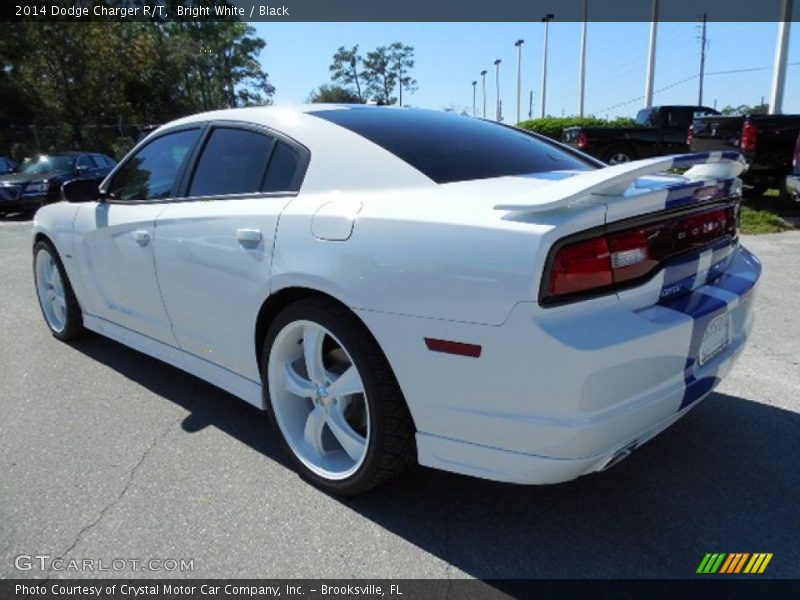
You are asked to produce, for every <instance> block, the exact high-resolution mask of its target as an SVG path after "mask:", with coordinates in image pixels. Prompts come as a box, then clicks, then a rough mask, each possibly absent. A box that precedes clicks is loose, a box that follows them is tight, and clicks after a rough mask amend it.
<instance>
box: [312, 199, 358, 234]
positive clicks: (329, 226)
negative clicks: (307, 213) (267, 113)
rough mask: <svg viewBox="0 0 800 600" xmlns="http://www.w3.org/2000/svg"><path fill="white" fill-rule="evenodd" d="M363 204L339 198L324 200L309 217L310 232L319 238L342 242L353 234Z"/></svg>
mask: <svg viewBox="0 0 800 600" xmlns="http://www.w3.org/2000/svg"><path fill="white" fill-rule="evenodd" d="M362 208H363V204H362V203H361V202H360V201H359V200H352V199H347V198H341V199H336V200H331V201H329V202H326V203H325V204H323V205H322V206H320V207H319V208H318V209H317V212H315V213H314V216H313V217H312V218H311V234H312V235H313V236H314V237H315V238H317V239H319V240H328V241H331V242H343V241H345V240H347V239H349V238H350V236H351V235H353V226H354V225H355V222H356V217H357V216H358V213H359V212H361V209H362Z"/></svg>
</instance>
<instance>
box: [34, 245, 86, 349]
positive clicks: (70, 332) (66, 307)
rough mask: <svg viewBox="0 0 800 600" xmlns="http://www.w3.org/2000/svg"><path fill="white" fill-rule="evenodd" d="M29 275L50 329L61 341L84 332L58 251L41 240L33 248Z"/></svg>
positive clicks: (77, 305)
mask: <svg viewBox="0 0 800 600" xmlns="http://www.w3.org/2000/svg"><path fill="white" fill-rule="evenodd" d="M33 278H34V283H35V284H36V296H37V298H38V299H39V307H40V308H41V309H42V315H43V316H44V320H45V322H46V323H47V326H48V327H49V328H50V332H51V333H52V334H53V335H54V336H55V337H56V338H58V339H59V340H62V341H68V340H72V339H75V338H76V337H79V336H80V335H81V334H82V333H83V332H84V328H83V317H82V315H81V307H80V305H79V304H78V300H77V298H76V297H75V293H74V292H73V291H72V285H70V282H69V278H68V277H67V272H66V271H65V270H64V265H63V264H62V263H61V259H60V258H59V256H58V252H57V251H56V249H55V248H54V247H53V245H52V244H51V243H50V242H47V241H45V240H41V241H39V242H36V245H35V246H34V247H33Z"/></svg>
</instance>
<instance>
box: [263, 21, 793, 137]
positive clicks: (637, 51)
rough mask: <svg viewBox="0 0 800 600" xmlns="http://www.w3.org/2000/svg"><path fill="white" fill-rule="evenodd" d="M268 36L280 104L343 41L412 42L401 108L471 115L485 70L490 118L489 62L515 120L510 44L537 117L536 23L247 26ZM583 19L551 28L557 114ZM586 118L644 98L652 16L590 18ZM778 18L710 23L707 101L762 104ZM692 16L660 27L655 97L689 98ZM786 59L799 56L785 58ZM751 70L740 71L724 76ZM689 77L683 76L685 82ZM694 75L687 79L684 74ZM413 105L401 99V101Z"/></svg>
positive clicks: (551, 90)
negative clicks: (409, 79) (412, 89)
mask: <svg viewBox="0 0 800 600" xmlns="http://www.w3.org/2000/svg"><path fill="white" fill-rule="evenodd" d="M251 25H253V27H255V29H256V32H257V34H258V35H259V36H260V37H262V38H264V39H265V40H266V41H267V47H266V48H265V49H264V51H263V52H262V54H261V60H262V63H263V65H264V68H265V70H266V71H267V72H268V73H269V75H270V80H271V82H272V83H273V85H275V87H276V88H277V91H276V93H275V96H274V98H273V100H274V102H275V103H276V104H287V103H300V102H304V101H306V99H307V98H308V96H309V94H310V93H311V91H312V90H313V89H315V88H316V87H317V86H319V85H320V84H322V83H329V82H330V73H329V70H328V66H329V65H330V62H331V58H332V56H333V54H334V52H335V51H336V49H337V48H338V47H339V46H352V45H355V44H359V46H360V49H361V50H362V51H363V52H364V53H366V52H367V51H369V50H372V49H374V48H375V47H377V46H381V45H389V44H391V43H392V42H395V41H401V42H403V43H404V44H410V45H411V46H414V48H415V51H416V67H415V69H414V76H415V77H416V79H417V82H418V87H419V89H418V91H417V93H415V94H414V95H412V96H410V97H406V96H405V94H404V103H407V104H411V105H413V106H418V107H422V108H431V109H439V110H442V109H446V108H447V109H450V108H453V109H456V110H457V111H461V110H466V111H467V112H469V113H471V112H472V81H474V80H478V93H477V97H478V101H477V104H478V111H479V113H480V111H481V83H480V79H481V78H480V71H481V70H483V69H486V70H487V71H489V73H488V74H487V76H486V96H487V100H486V102H487V115H488V116H494V107H495V102H496V98H497V95H496V94H497V91H496V85H495V67H494V61H495V59H498V58H499V59H501V61H502V62H501V64H500V98H501V100H502V105H503V114H504V117H505V119H504V120H505V121H506V122H513V121H515V119H516V110H517V99H516V74H517V49H516V48H515V47H514V42H515V41H516V40H518V39H524V40H525V43H524V44H523V52H522V67H521V73H522V94H521V96H522V102H521V105H522V106H521V112H522V115H523V118H524V117H526V116H527V113H528V104H529V94H530V91H531V90H533V93H534V102H533V106H534V108H533V116H534V117H537V116H539V111H540V104H539V103H540V96H539V93H540V87H541V76H542V46H543V27H544V26H543V25H542V24H541V23H252V24H251ZM793 25H794V29H795V31H793V32H792V33H793V35H790V41H789V63H790V66H789V67H788V69H787V76H786V90H785V95H784V104H783V112H785V113H791V112H795V113H800V30H799V29H798V28H799V27H800V24H798V23H794V24H793ZM581 27H582V23H571V22H566V23H559V22H558V21H554V22H552V23H551V24H550V33H549V45H548V79H547V96H546V100H547V102H546V110H547V114H549V115H553V116H561V115H565V116H568V115H574V114H577V113H578V84H579V81H578V65H579V52H580V35H581ZM588 27H589V29H588V35H587V40H588V41H587V58H586V65H587V67H586V69H587V70H586V99H585V112H586V114H595V115H597V116H599V117H607V116H608V117H615V116H634V115H635V114H636V111H637V110H638V109H639V108H641V107H642V106H643V105H644V100H643V96H644V87H645V74H646V65H647V48H648V40H649V34H650V24H649V23H589V25H588ZM777 32H778V24H777V23H709V24H708V32H707V35H708V39H709V45H708V51H707V56H706V77H705V84H704V93H703V104H705V105H706V106H712V107H713V106H714V105H715V103H716V106H717V107H718V108H722V107H724V106H728V105H731V106H738V105H740V104H749V105H753V104H758V103H759V102H761V97H762V96H763V97H764V99H765V101H768V99H769V93H770V86H771V82H772V64H773V61H774V58H775V43H776V38H777ZM699 33H700V25H699V23H666V22H665V23H659V24H658V36H657V41H658V44H657V52H656V71H655V83H654V87H655V90H656V93H655V95H654V104H692V105H693V104H696V103H697V100H698V87H699V85H698V81H699V79H698V78H697V77H696V75H697V74H698V72H699V63H700V41H699ZM791 63H797V64H794V65H792V64H791ZM735 70H746V71H744V72H737V73H721V72H725V71H735ZM693 76H694V78H693V79H689V78H692V77H693ZM687 79H689V80H688V81H685V80H687ZM406 100H408V102H406Z"/></svg>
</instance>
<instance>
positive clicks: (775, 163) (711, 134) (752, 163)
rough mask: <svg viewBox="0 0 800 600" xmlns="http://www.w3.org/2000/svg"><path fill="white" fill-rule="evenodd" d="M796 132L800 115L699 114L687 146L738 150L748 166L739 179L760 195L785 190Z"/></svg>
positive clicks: (705, 150)
mask: <svg viewBox="0 0 800 600" xmlns="http://www.w3.org/2000/svg"><path fill="white" fill-rule="evenodd" d="M798 132H800V115H738V116H729V117H722V116H711V117H698V118H696V119H695V120H694V122H693V123H692V126H691V128H690V129H689V145H690V148H691V150H692V152H709V151H714V150H732V149H733V150H739V152H741V153H742V154H743V155H744V158H745V160H746V161H747V164H748V165H749V166H748V169H747V171H745V172H744V174H743V175H742V181H743V182H744V183H745V185H747V186H749V188H750V189H749V190H748V191H749V192H750V193H751V194H752V195H754V196H761V195H762V194H763V193H764V192H765V191H766V190H767V188H769V187H776V188H778V189H781V190H783V189H784V182H785V181H786V176H787V175H789V173H791V172H792V156H793V154H794V145H795V141H796V140H797V135H798Z"/></svg>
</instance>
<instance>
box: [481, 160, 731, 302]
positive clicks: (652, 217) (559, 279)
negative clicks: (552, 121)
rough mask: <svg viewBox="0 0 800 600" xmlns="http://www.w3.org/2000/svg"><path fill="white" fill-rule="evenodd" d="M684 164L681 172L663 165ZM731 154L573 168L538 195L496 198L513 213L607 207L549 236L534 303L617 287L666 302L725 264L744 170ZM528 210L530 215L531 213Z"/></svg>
mask: <svg viewBox="0 0 800 600" xmlns="http://www.w3.org/2000/svg"><path fill="white" fill-rule="evenodd" d="M681 168H687V169H688V170H687V171H686V172H685V173H684V174H683V175H662V174H660V173H661V172H663V171H667V170H671V169H681ZM744 168H745V165H744V162H743V159H742V158H741V156H740V155H739V154H738V153H735V152H726V153H720V152H717V153H700V154H687V155H678V156H671V157H659V158H655V159H648V160H642V161H636V162H633V163H628V164H624V165H617V166H614V167H608V168H605V169H598V170H596V171H590V172H585V173H580V174H577V175H574V176H572V177H570V178H568V179H563V180H561V181H557V182H555V183H553V184H551V185H548V186H545V187H542V188H541V189H539V190H537V194H536V196H537V197H536V200H535V201H533V200H531V199H530V197H528V198H527V199H523V198H519V199H517V200H513V199H512V200H509V201H508V202H505V203H503V204H499V205H497V206H496V207H495V208H496V209H497V210H506V211H511V213H512V214H515V213H517V214H518V213H523V214H526V215H528V217H529V218H530V217H531V213H540V215H541V216H540V218H547V217H546V215H547V214H548V213H558V212H564V211H567V212H571V211H573V210H577V209H578V207H580V206H581V205H584V206H587V205H597V204H598V203H602V204H604V205H605V207H606V210H605V223H604V225H603V226H600V227H594V228H590V229H588V230H584V231H578V232H575V231H572V232H568V233H567V232H564V233H561V232H559V231H554V232H553V233H554V234H555V236H554V239H553V243H552V247H550V248H549V251H548V256H547V259H546V260H545V261H544V265H545V267H544V272H543V274H542V278H541V285H540V293H539V302H540V304H542V305H543V306H556V305H561V304H570V303H573V302H578V301H581V300H587V299H590V298H595V297H599V296H604V295H609V294H612V293H615V294H617V295H618V297H619V298H620V300H622V301H623V302H625V303H626V304H627V305H628V306H630V307H631V308H632V309H639V308H644V307H647V306H651V305H654V304H657V303H662V302H667V301H670V300H673V299H675V298H677V297H679V296H681V295H683V294H686V293H688V292H690V291H692V290H693V289H695V288H696V287H698V286H699V285H702V284H703V283H705V282H706V279H707V278H708V277H712V276H714V274H715V273H718V272H720V271H719V270H720V269H724V267H725V264H726V263H725V261H726V260H727V259H728V258H729V257H730V255H731V253H732V251H733V249H734V248H735V244H736V242H737V233H736V232H737V223H738V201H739V195H740V190H741V182H740V181H739V180H738V179H737V176H738V175H739V174H740V173H741V172H742V171H743V170H744ZM534 216H535V215H534Z"/></svg>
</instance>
